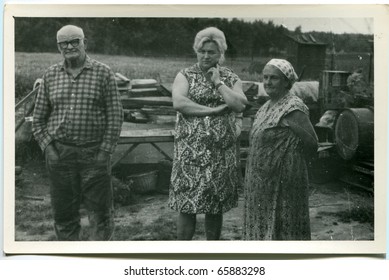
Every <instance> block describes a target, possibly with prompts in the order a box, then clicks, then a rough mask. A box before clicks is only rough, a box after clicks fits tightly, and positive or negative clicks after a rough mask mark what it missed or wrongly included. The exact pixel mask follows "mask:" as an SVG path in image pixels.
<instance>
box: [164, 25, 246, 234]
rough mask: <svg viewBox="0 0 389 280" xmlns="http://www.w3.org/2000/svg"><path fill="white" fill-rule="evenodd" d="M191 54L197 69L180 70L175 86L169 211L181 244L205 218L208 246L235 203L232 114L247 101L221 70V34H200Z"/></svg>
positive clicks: (228, 73)
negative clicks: (198, 218) (175, 217)
mask: <svg viewBox="0 0 389 280" xmlns="http://www.w3.org/2000/svg"><path fill="white" fill-rule="evenodd" d="M193 49H194V50H195V52H196V54H197V63H196V64H194V65H192V66H190V67H188V68H186V69H183V70H181V71H180V72H179V73H178V74H177V76H176V79H175V81H174V84H173V105H174V108H175V109H176V110H177V111H178V112H177V122H176V130H175V142H174V161H173V170H172V177H171V187H170V194H169V205H170V207H171V208H172V209H174V210H176V211H178V212H179V215H178V222H177V238H178V239H179V240H191V239H192V238H193V235H194V232H195V227H196V215H197V214H205V231H206V238H207V240H217V239H219V238H220V234H221V228H222V221H223V213H225V212H226V211H228V210H230V209H231V208H233V207H236V206H237V202H238V194H237V188H238V186H239V183H240V182H239V174H238V172H240V170H239V168H238V166H239V163H238V161H239V158H238V156H237V155H238V153H237V152H236V147H237V139H238V136H239V135H238V134H239V132H238V129H236V124H237V118H236V113H239V112H242V111H243V110H244V109H245V105H246V104H247V99H246V96H245V95H244V93H243V91H242V83H241V81H240V79H239V77H238V76H237V75H236V74H235V73H234V72H233V71H231V70H230V69H228V68H226V67H222V66H220V64H221V63H222V62H223V60H224V52H225V51H226V49H227V44H226V39H225V36H224V33H223V32H222V31H220V30H219V29H217V28H215V27H209V28H206V29H204V30H202V31H200V32H199V33H198V34H197V35H196V37H195V41H194V45H193Z"/></svg>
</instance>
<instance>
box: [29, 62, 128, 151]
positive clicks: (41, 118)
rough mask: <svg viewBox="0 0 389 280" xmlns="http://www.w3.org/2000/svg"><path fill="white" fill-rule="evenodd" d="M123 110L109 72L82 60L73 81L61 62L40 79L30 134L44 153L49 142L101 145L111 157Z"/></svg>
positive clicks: (97, 64)
mask: <svg viewBox="0 0 389 280" xmlns="http://www.w3.org/2000/svg"><path fill="white" fill-rule="evenodd" d="M122 122H123V108H122V104H121V101H120V96H119V92H118V90H117V86H116V81H115V77H114V74H113V72H112V71H111V70H110V68H109V67H108V66H106V65H104V64H102V63H100V62H98V61H96V60H93V59H91V58H89V57H88V56H87V57H86V60H85V63H84V66H83V69H82V70H81V72H80V73H79V74H78V75H77V76H76V77H74V78H73V76H72V75H70V74H68V73H67V72H66V69H65V64H64V62H61V63H58V64H56V65H53V66H51V67H50V68H49V69H48V70H47V71H46V73H45V75H44V76H43V82H42V83H41V85H40V88H39V92H38V95H37V99H36V104H35V109H34V119H33V124H32V130H33V133H34V137H35V139H36V140H37V142H38V144H39V146H40V147H41V149H42V150H43V151H44V150H45V149H46V147H47V145H49V144H50V142H51V141H53V140H58V141H62V142H66V143H73V144H77V145H82V144H87V143H90V142H101V146H100V149H101V150H103V151H106V152H109V153H112V152H113V150H114V149H115V146H116V144H117V141H118V139H119V136H120V131H121V126H122Z"/></svg>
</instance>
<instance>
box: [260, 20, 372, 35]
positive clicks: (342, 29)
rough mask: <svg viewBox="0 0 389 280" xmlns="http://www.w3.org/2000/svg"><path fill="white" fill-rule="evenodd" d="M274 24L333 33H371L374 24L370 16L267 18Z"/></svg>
mask: <svg viewBox="0 0 389 280" xmlns="http://www.w3.org/2000/svg"><path fill="white" fill-rule="evenodd" d="M262 20H264V21H266V22H267V21H269V20H272V21H273V23H274V24H276V25H284V27H285V28H287V29H289V30H291V31H293V30H294V29H295V28H296V27H298V26H301V31H302V32H309V31H319V32H321V31H323V32H332V33H335V34H342V33H361V34H373V32H374V26H373V19H372V18H269V19H262Z"/></svg>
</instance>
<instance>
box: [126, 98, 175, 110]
mask: <svg viewBox="0 0 389 280" xmlns="http://www.w3.org/2000/svg"><path fill="white" fill-rule="evenodd" d="M121 101H122V104H123V108H134V106H144V105H149V106H173V100H172V98H171V97H170V96H145V97H127V96H122V97H121Z"/></svg>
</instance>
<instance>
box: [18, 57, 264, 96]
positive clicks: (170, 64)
mask: <svg viewBox="0 0 389 280" xmlns="http://www.w3.org/2000/svg"><path fill="white" fill-rule="evenodd" d="M90 57H92V58H94V59H96V60H99V61H101V62H103V63H105V64H107V65H109V66H110V67H111V69H112V70H113V71H114V72H115V73H117V72H119V73H121V74H122V75H124V76H126V77H127V78H129V79H156V80H157V81H159V82H162V83H172V82H173V80H174V77H175V76H176V74H177V73H178V71H179V70H180V69H182V68H184V67H188V66H190V65H192V64H194V63H195V62H196V58H195V56H193V57H188V58H182V57H181V58H175V57H129V56H112V55H100V54H99V55H97V54H90ZM60 60H61V56H60V54H54V53H16V54H15V96H16V98H20V97H23V96H25V95H26V94H27V93H28V92H30V91H31V90H32V87H33V85H34V82H35V80H36V79H38V78H40V77H42V75H43V74H44V71H45V70H46V68H47V67H49V66H50V65H52V64H55V63H57V62H59V61H60ZM265 61H266V58H263V59H255V62H257V63H259V64H260V65H263V63H265ZM251 64H252V63H251V59H249V58H240V59H235V60H233V61H231V60H229V59H226V61H225V63H224V65H225V66H228V67H230V68H232V69H233V70H234V71H235V72H236V73H237V74H238V75H239V77H240V78H241V79H242V80H254V79H257V77H256V75H254V74H250V73H249V70H250V72H253V71H252V69H251V68H252V67H251V68H250V65H251Z"/></svg>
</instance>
